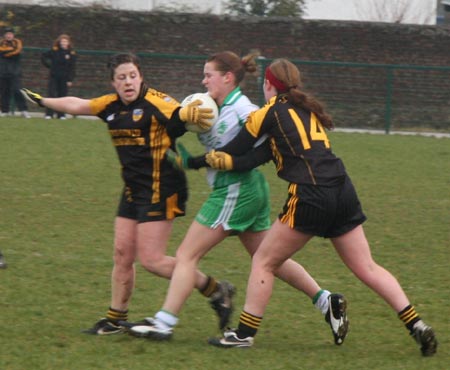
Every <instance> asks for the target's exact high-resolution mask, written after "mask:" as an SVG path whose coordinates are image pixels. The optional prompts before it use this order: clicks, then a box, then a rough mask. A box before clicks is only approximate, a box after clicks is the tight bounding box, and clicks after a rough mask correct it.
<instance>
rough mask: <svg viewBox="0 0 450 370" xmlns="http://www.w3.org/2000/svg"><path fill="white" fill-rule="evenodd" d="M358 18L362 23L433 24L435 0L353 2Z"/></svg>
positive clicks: (367, 0) (365, 0)
mask: <svg viewBox="0 0 450 370" xmlns="http://www.w3.org/2000/svg"><path fill="white" fill-rule="evenodd" d="M353 2H354V4H355V9H356V13H357V15H358V17H359V18H360V19H361V20H364V21H371V22H389V23H416V24H417V23H418V24H434V23H435V20H436V1H435V0H394V1H392V0H364V1H361V0H353Z"/></svg>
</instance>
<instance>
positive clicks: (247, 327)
mask: <svg viewBox="0 0 450 370" xmlns="http://www.w3.org/2000/svg"><path fill="white" fill-rule="evenodd" d="M261 321H262V317H259V316H254V315H252V314H251V313H248V312H245V311H242V312H241V316H240V317H239V326H238V333H237V334H238V337H239V338H247V337H254V336H255V335H256V332H257V331H258V329H259V326H260V325H261Z"/></svg>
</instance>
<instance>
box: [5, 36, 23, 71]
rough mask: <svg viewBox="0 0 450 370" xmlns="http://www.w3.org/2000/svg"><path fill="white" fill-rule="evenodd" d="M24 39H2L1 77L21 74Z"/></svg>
mask: <svg viewBox="0 0 450 370" xmlns="http://www.w3.org/2000/svg"><path fill="white" fill-rule="evenodd" d="M21 52H22V41H20V40H19V39H12V40H10V41H9V40H6V39H3V40H1V41H0V77H10V76H20V74H21V68H20V54H21Z"/></svg>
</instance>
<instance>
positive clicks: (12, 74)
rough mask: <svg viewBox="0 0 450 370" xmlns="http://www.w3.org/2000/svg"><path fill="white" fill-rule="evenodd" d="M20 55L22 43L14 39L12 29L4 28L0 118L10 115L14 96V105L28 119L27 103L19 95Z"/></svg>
mask: <svg viewBox="0 0 450 370" xmlns="http://www.w3.org/2000/svg"><path fill="white" fill-rule="evenodd" d="M21 53H22V41H21V40H19V39H17V38H15V37H14V29H13V28H12V27H6V28H5V34H4V37H3V39H2V40H1V41H0V95H1V105H2V107H1V109H2V112H1V117H5V116H8V115H10V114H11V112H10V104H11V98H12V97H13V96H14V101H15V104H16V105H17V108H18V109H19V111H21V113H22V116H23V117H25V118H30V114H29V113H28V111H27V103H26V101H25V99H24V98H23V96H22V94H21V93H20V88H21V86H20V77H21V75H22V71H21V67H20V58H21Z"/></svg>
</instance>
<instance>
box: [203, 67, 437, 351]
mask: <svg viewBox="0 0 450 370" xmlns="http://www.w3.org/2000/svg"><path fill="white" fill-rule="evenodd" d="M300 86H301V80H300V71H299V70H298V69H297V67H296V66H295V65H294V64H292V63H291V62H289V61H288V60H286V59H277V60H275V61H273V62H272V63H271V64H270V66H269V67H268V68H267V70H266V73H265V81H264V96H265V98H266V101H267V104H266V105H265V106H264V107H263V108H261V109H260V110H258V111H256V112H253V113H252V114H251V115H250V116H249V119H248V120H247V122H246V124H245V126H244V127H243V129H242V130H241V131H240V133H239V134H238V135H237V136H236V137H235V138H234V139H233V140H232V141H231V142H229V143H228V144H227V145H225V146H224V147H222V148H221V150H222V152H221V153H217V152H211V153H210V154H209V155H208V156H207V162H208V163H209V164H210V165H211V166H212V167H213V168H218V169H223V170H230V169H236V166H235V163H239V161H238V160H236V159H235V158H234V157H231V156H230V154H232V155H234V156H242V157H244V158H245V160H246V161H249V159H248V158H249V157H258V156H259V154H261V158H262V160H261V161H259V162H264V161H265V160H267V152H269V153H271V154H272V157H273V161H274V162H275V165H276V169H277V174H278V176H279V177H280V178H282V179H283V180H285V181H287V182H288V183H289V187H288V196H287V200H286V203H285V205H284V207H283V209H282V210H281V212H280V214H279V216H278V219H277V220H276V221H275V222H274V223H273V225H272V227H271V229H270V230H269V232H268V233H267V235H266V236H265V238H264V239H263V241H262V242H261V244H260V245H259V247H258V250H257V251H256V253H255V254H254V256H253V263H252V270H251V273H250V277H249V280H248V285H247V296H246V301H245V305H244V309H243V311H242V313H241V316H240V320H239V326H238V328H237V330H228V331H226V332H225V333H224V336H223V337H222V338H213V339H211V340H210V343H211V344H213V345H216V346H219V347H250V346H252V345H253V341H254V339H253V338H254V336H255V335H256V332H257V331H258V328H259V326H260V324H261V321H262V318H263V315H264V311H265V308H266V306H267V304H268V303H269V299H270V296H271V293H272V288H273V281H274V273H275V271H276V270H277V269H278V267H279V266H280V265H281V264H282V263H284V262H285V261H286V260H287V259H288V258H290V257H291V256H292V255H293V254H294V253H295V252H297V251H299V250H300V249H301V248H302V247H303V246H305V244H306V243H307V242H308V241H309V240H310V239H311V238H313V237H314V236H321V237H324V238H329V239H330V240H331V242H332V244H333V246H334V248H335V249H336V251H337V253H338V254H339V256H340V257H341V259H342V260H343V262H344V263H345V264H346V265H347V266H348V267H349V268H350V270H351V271H352V272H353V273H354V274H355V275H356V276H357V277H358V278H359V279H360V280H361V281H362V282H363V283H364V284H366V285H367V286H368V287H369V288H371V289H372V290H373V291H375V292H376V293H377V294H378V295H379V296H380V297H381V298H383V299H384V300H385V301H386V302H387V303H388V304H389V305H390V306H391V307H392V309H394V310H395V312H396V313H397V314H398V317H399V318H400V319H401V320H402V321H403V322H404V324H405V326H406V328H407V329H408V330H409V332H410V334H411V336H412V337H413V338H414V339H415V340H416V341H417V343H418V344H419V346H420V347H421V352H422V355H424V356H431V355H433V354H434V353H436V348H437V340H436V338H435V334H434V331H433V329H432V328H431V327H430V326H428V325H426V324H425V323H424V322H423V321H422V320H421V318H420V317H419V315H418V313H417V312H416V311H415V309H414V307H413V306H412V305H411V304H410V302H409V300H408V298H407V296H406V294H405V293H404V291H403V289H402V287H401V286H400V284H399V283H398V281H397V279H396V278H395V277H394V276H393V275H392V274H391V273H390V272H389V271H387V270H385V269H384V268H383V267H381V266H380V265H378V264H377V263H376V262H375V261H374V260H373V259H372V256H371V252H370V247H369V244H368V242H367V239H366V236H365V233H364V230H363V226H362V224H363V222H364V221H365V220H366V216H365V215H364V213H363V211H362V208H361V204H360V202H359V200H358V196H357V194H356V191H355V189H354V187H353V184H352V181H351V179H350V177H349V176H348V174H347V172H346V170H345V167H344V164H343V162H342V161H341V160H340V159H339V158H338V157H336V156H335V155H334V153H333V152H332V150H331V146H330V141H329V140H328V137H327V134H326V132H325V129H332V128H333V123H332V120H331V117H330V116H329V115H328V114H327V113H326V112H325V110H324V107H323V105H322V104H321V103H320V102H319V101H317V100H316V99H315V98H314V97H312V96H310V95H308V94H306V93H305V92H304V91H302V90H301V89H300ZM265 135H267V136H268V137H269V142H270V149H268V148H266V149H264V150H265V152H264V150H263V151H262V152H256V150H257V149H252V148H253V145H254V143H255V142H257V140H258V139H259V138H261V137H263V136H265ZM227 153H229V154H227ZM258 153H259V154H258ZM256 162H257V161H255V163H256ZM280 314H282V313H280Z"/></svg>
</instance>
